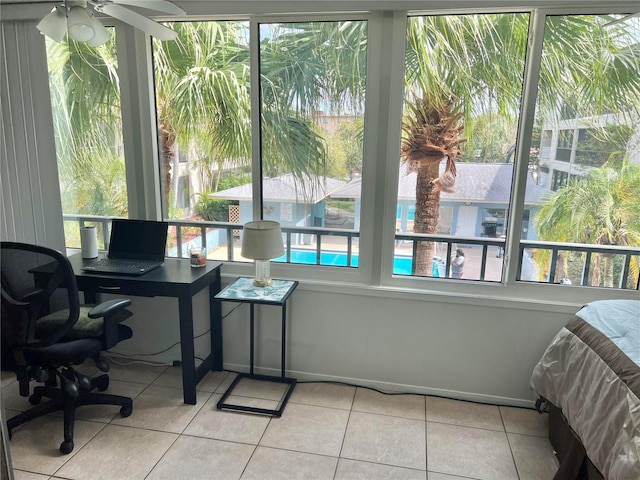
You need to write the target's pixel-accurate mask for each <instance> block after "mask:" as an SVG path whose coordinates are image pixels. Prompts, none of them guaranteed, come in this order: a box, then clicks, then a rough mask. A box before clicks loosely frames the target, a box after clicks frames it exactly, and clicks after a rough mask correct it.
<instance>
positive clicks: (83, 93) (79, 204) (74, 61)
mask: <svg viewBox="0 0 640 480" xmlns="http://www.w3.org/2000/svg"><path fill="white" fill-rule="evenodd" d="M109 30H110V31H111V34H112V37H111V40H110V41H109V42H107V43H106V44H105V45H102V46H100V47H97V48H92V47H89V46H87V44H86V43H84V42H75V41H73V40H67V39H65V40H64V41H63V42H61V43H56V42H54V41H53V40H51V39H49V38H48V37H47V38H46V46H47V63H48V68H49V85H50V91H51V111H52V115H53V125H54V134H55V140H56V157H57V160H58V179H59V182H60V193H61V197H62V212H63V214H64V215H65V218H66V221H65V223H64V226H65V242H66V246H67V247H80V231H79V228H78V226H79V224H80V225H85V224H86V225H95V226H97V227H98V243H99V247H100V248H104V245H105V243H106V239H107V238H108V232H107V225H108V222H105V221H102V220H96V221H91V220H87V221H85V219H86V218H87V217H89V216H98V217H126V216H128V206H127V185H126V175H125V162H124V155H123V142H122V117H121V112H120V88H119V82H118V61H117V58H116V49H115V45H116V40H115V32H114V29H113V28H110V29H109Z"/></svg>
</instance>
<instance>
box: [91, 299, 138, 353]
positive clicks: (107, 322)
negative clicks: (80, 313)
mask: <svg viewBox="0 0 640 480" xmlns="http://www.w3.org/2000/svg"><path fill="white" fill-rule="evenodd" d="M129 305H131V300H129V299H123V298H114V299H113V300H108V301H106V302H104V303H101V304H99V305H96V306H95V307H93V308H92V309H91V310H90V311H89V313H88V314H87V316H88V317H89V318H101V317H102V318H103V323H102V348H103V349H104V350H109V349H110V348H113V347H114V346H116V345H117V344H118V342H120V341H122V340H125V339H127V338H131V329H130V328H129V327H127V326H125V325H119V324H120V323H121V322H123V321H125V320H126V319H127V318H129V317H130V316H131V315H132V313H131V311H129V310H127V309H126V308H125V307H128V306H129Z"/></svg>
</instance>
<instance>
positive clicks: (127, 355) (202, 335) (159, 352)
mask: <svg viewBox="0 0 640 480" xmlns="http://www.w3.org/2000/svg"><path fill="white" fill-rule="evenodd" d="M241 305H242V303H239V304H237V305H236V306H235V307H233V308H232V309H231V310H229V311H228V312H227V313H226V314H224V315H223V316H222V318H221V320H224V319H225V318H227V317H228V316H229V315H231V314H232V313H233V312H234V311H235V310H236V308H238V307H240V306H241ZM210 331H211V329H210V328H209V329H208V330H207V331H205V332H203V333H201V334H199V335H196V336H195V337H193V339H194V340H197V339H198V338H200V337H204V336H205V335H206V334H207V333H209V332H210ZM180 343H181V342H180V340H178V341H177V342H176V343H174V344H173V345H169V346H168V347H167V348H165V349H163V350H160V351H158V352H154V353H117V356H118V357H153V356H155V355H160V354H162V353H165V352H168V351H169V350H171V349H172V348H173V347H175V346H177V345H180ZM107 356H108V358H109V359H110V360H111V361H113V357H112V356H109V355H107ZM196 359H197V360H200V361H203V360H202V359H201V358H199V357H196ZM113 363H115V364H116V365H122V366H126V365H129V364H133V363H143V364H146V365H153V366H162V365H168V364H166V363H160V364H158V363H150V362H146V363H145V362H144V361H143V360H137V361H133V362H130V363H117V362H115V361H113ZM178 364H179V363H178ZM173 366H177V365H176V362H173Z"/></svg>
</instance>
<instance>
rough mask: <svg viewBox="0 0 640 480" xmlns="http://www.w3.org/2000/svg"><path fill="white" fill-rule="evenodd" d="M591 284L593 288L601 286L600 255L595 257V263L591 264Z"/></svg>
mask: <svg viewBox="0 0 640 480" xmlns="http://www.w3.org/2000/svg"><path fill="white" fill-rule="evenodd" d="M589 280H590V282H589V283H590V284H591V286H592V287H599V286H600V254H599V253H596V254H594V255H593V263H592V264H591V275H590V279H589Z"/></svg>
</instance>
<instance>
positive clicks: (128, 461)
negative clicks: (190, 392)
mask: <svg viewBox="0 0 640 480" xmlns="http://www.w3.org/2000/svg"><path fill="white" fill-rule="evenodd" d="M85 373H90V374H91V373H93V372H92V371H87V372H85ZM109 376H110V377H111V385H110V387H109V390H108V391H109V392H112V393H116V394H122V395H127V396H131V397H133V398H134V408H133V414H132V415H131V416H130V417H128V418H121V417H120V416H119V414H118V408H117V407H109V406H91V407H82V408H81V409H80V410H79V412H80V413H79V414H78V417H77V420H76V426H75V449H74V451H73V452H72V453H71V454H69V455H62V454H60V453H59V452H58V446H59V444H60V442H61V441H62V419H61V418H60V414H54V415H49V416H46V417H43V418H40V419H37V420H34V421H32V422H29V423H28V424H25V425H23V426H21V427H19V428H18V429H16V430H15V431H14V434H13V439H12V440H11V442H10V446H11V456H12V462H13V466H14V469H15V476H16V479H18V480H44V479H74V480H75V479H77V480H106V479H114V480H125V479H149V480H162V479H171V480H175V479H189V480H196V479H200V478H202V479H222V480H228V479H229V480H230V479H242V480H249V479H256V480H268V479H277V480H286V479H295V480H301V479H307V478H309V479H334V480H357V479H363V480H375V479H400V480H410V479H411V480H413V479H420V480H463V479H466V480H469V479H486V480H502V479H505V480H507V479H519V480H550V479H552V478H553V475H554V473H555V471H556V469H557V463H556V460H555V457H554V455H553V450H552V448H551V445H550V444H549V441H548V440H547V438H546V434H547V432H546V416H541V415H538V414H537V413H536V412H535V411H533V410H527V409H521V408H511V407H497V406H492V405H482V404H476V403H469V402H462V401H456V400H449V399H443V398H436V397H426V398H425V397H423V396H418V395H384V394H381V393H378V392H375V391H372V390H369V389H365V388H356V387H351V386H346V385H336V384H326V383H299V384H298V385H297V386H296V388H295V390H294V392H293V395H292V397H291V399H290V401H289V404H288V405H287V407H286V409H285V412H284V414H283V416H282V418H279V419H278V418H270V417H262V416H256V415H251V414H242V413H234V412H227V411H218V410H217V409H216V402H217V401H218V399H219V398H220V397H221V393H222V392H224V391H225V390H226V388H227V386H228V385H229V382H231V381H232V379H233V378H234V374H232V373H227V372H211V373H210V374H209V375H207V377H205V379H204V380H203V381H202V382H201V383H200V385H199V386H198V403H197V405H185V404H184V403H183V402H182V390H181V376H180V369H179V368H172V367H151V366H146V365H140V364H135V365H131V366H128V367H121V366H115V365H114V366H112V368H111V371H110V372H109ZM274 387H275V388H274ZM279 388H280V385H274V384H270V383H263V382H251V381H246V380H243V381H242V382H241V383H240V385H239V386H238V388H236V390H235V391H234V396H232V397H230V399H229V401H230V402H232V403H234V402H242V403H244V404H251V405H259V406H263V407H266V408H273V406H274V401H275V402H277V399H278V398H279V395H280V394H281V392H280V391H279ZM17 390H18V385H17V383H16V382H15V380H14V377H13V375H12V374H10V373H9V372H2V401H3V403H4V408H5V411H6V414H7V416H8V417H10V416H13V415H14V414H15V413H17V412H18V411H21V410H25V409H27V408H28V407H29V403H28V401H27V399H26V398H22V397H20V396H19V395H18V392H17Z"/></svg>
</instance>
